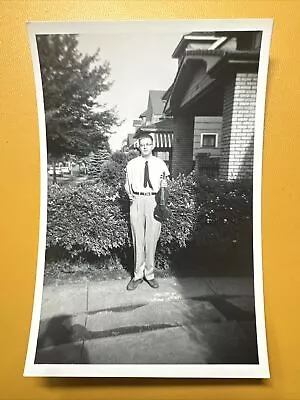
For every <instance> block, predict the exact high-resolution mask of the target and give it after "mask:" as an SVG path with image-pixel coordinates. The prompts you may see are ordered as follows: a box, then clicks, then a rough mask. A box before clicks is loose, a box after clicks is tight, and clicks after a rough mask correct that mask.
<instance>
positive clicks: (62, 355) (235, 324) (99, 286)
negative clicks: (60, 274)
mask: <svg viewBox="0 0 300 400" xmlns="http://www.w3.org/2000/svg"><path fill="white" fill-rule="evenodd" d="M127 283H128V280H127V281H125V280H115V281H103V282H86V283H82V284H76V285H62V286H49V287H45V288H44V292H43V302H42V309H41V323H40V332H39V343H38V351H37V356H36V362H37V363H64V364H68V363H92V364H107V363H113V364H123V363H125V364H126V363H147V364H150V363H257V348H256V332H255V312H254V296H253V279H252V278H174V277H172V278H165V279H160V280H159V283H160V287H159V289H152V288H151V287H149V285H148V284H147V283H146V282H144V283H143V284H141V285H140V286H139V287H138V288H137V289H136V290H135V291H132V292H131V291H127V290H126V285H127Z"/></svg>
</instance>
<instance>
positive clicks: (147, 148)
mask: <svg viewBox="0 0 300 400" xmlns="http://www.w3.org/2000/svg"><path fill="white" fill-rule="evenodd" d="M152 150H153V143H152V140H151V139H149V138H142V139H140V151H141V154H142V156H143V157H147V156H149V155H150V154H151V153H152Z"/></svg>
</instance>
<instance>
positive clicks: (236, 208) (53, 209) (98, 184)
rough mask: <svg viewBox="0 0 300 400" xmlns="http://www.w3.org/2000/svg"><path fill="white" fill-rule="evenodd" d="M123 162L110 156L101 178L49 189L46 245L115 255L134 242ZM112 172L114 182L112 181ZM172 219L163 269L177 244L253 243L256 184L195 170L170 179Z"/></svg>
mask: <svg viewBox="0 0 300 400" xmlns="http://www.w3.org/2000/svg"><path fill="white" fill-rule="evenodd" d="M124 162H125V160H123V159H121V157H120V159H117V158H116V159H111V160H109V161H108V163H107V164H106V167H105V168H104V169H103V170H102V175H101V173H100V176H99V179H97V180H96V181H92V182H85V183H82V184H79V185H68V186H62V187H61V186H58V185H52V186H50V187H49V190H48V225H47V249H48V251H51V250H56V251H57V250H59V253H60V256H61V253H64V255H66V256H68V257H78V256H81V257H82V256H83V257H89V256H91V255H93V256H95V257H98V258H103V257H115V256H116V254H120V253H122V252H127V251H128V249H130V247H131V246H132V242H131V234H130V226H129V222H128V221H129V202H128V199H127V196H126V193H125V191H124V187H123V185H124V173H125V172H124ZM111 177H112V184H108V182H109V180H110V178H111ZM168 206H169V208H170V210H171V212H172V214H171V217H170V219H169V220H168V221H167V222H166V223H163V225H162V233H161V238H160V241H159V245H158V249H157V260H158V261H159V266H160V267H161V268H164V267H165V266H166V265H167V264H168V260H169V258H170V257H172V256H173V255H174V254H175V253H176V252H177V251H178V249H183V248H186V247H188V246H189V245H190V244H191V243H195V242H196V243H197V244H198V245H199V246H201V245H205V244H207V243H210V244H214V245H215V246H219V245H221V244H222V243H232V242H236V243H241V242H243V241H244V242H246V243H250V241H251V238H252V186H251V183H250V182H248V181H244V182H243V181H236V182H226V181H218V180H215V179H208V178H200V177H198V176H197V175H196V174H195V173H191V174H190V175H188V176H183V175H180V176H178V177H177V178H176V179H173V180H171V181H170V184H169V202H168Z"/></svg>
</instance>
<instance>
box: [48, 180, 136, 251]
mask: <svg viewBox="0 0 300 400" xmlns="http://www.w3.org/2000/svg"><path fill="white" fill-rule="evenodd" d="M128 245H129V237H128V222H127V218H126V213H125V212H124V210H122V206H121V203H120V201H119V194H118V192H117V191H116V190H115V188H113V187H111V186H108V185H105V184H103V183H101V184H100V183H97V184H95V183H83V184H81V185H74V186H73V185H69V186H58V185H53V186H52V187H50V188H49V191H48V225H47V248H48V249H50V248H62V249H64V250H65V251H66V252H67V253H68V254H69V255H70V256H72V257H75V256H78V255H80V254H94V255H96V256H97V257H101V256H108V255H110V254H112V253H113V252H114V250H115V249H117V248H122V247H124V246H128Z"/></svg>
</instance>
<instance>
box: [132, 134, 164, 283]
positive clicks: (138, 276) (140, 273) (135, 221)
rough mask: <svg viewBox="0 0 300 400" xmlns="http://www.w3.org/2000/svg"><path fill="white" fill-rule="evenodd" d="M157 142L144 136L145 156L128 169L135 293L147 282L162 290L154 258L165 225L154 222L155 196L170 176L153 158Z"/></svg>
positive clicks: (142, 141)
mask: <svg viewBox="0 0 300 400" xmlns="http://www.w3.org/2000/svg"><path fill="white" fill-rule="evenodd" d="M153 148H154V146H153V139H152V137H151V136H150V135H148V134H144V135H142V136H140V138H139V149H140V152H141V155H140V156H139V157H136V158H134V159H132V160H130V161H129V162H128V164H127V168H126V183H125V190H126V192H127V194H128V196H129V199H130V202H131V204H130V224H131V231H132V239H133V246H134V264H135V265H134V276H133V278H132V279H131V281H130V282H129V283H128V285H127V289H128V290H134V289H136V288H137V287H138V285H139V284H141V283H142V282H143V279H145V280H146V281H147V282H148V284H149V285H150V286H151V287H152V288H158V287H159V285H158V282H157V281H156V279H155V278H154V264H155V261H154V258H155V250H156V245H157V241H158V239H159V236H160V230H161V223H160V222H158V221H156V219H154V209H155V207H156V200H155V194H156V193H157V192H158V191H159V189H160V188H161V187H166V186H167V181H166V179H162V177H163V174H164V173H165V176H169V175H170V173H169V171H168V168H167V166H166V164H165V163H164V161H162V160H161V159H159V158H157V157H155V156H153V155H152V150H153Z"/></svg>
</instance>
